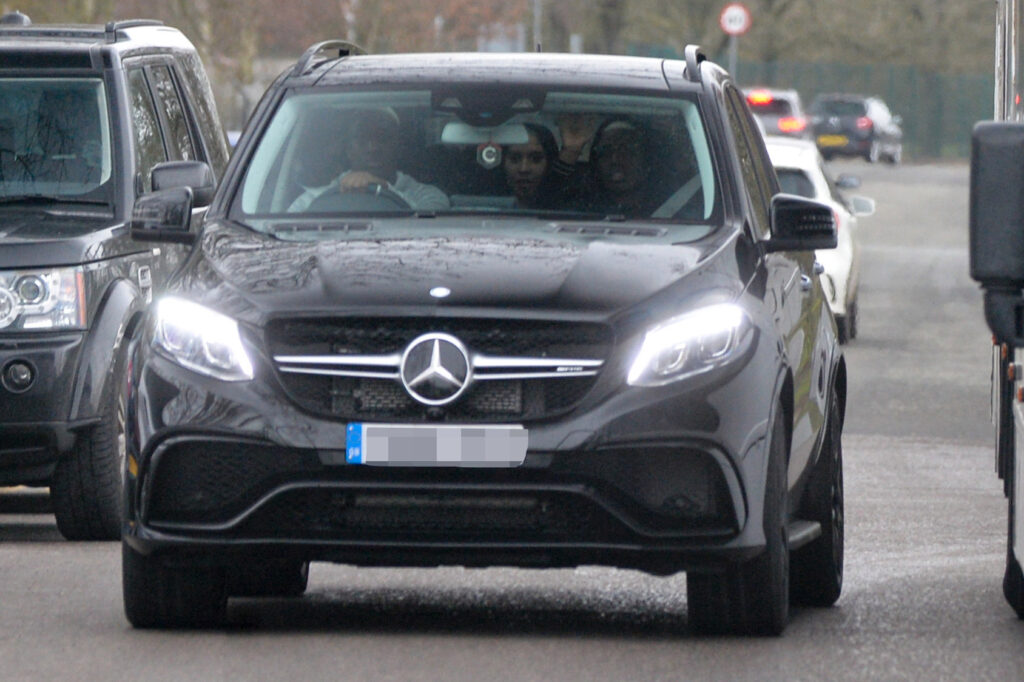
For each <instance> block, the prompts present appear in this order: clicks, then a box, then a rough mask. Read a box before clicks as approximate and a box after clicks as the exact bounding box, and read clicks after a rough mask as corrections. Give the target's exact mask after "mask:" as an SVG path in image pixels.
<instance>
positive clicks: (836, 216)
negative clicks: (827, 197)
mask: <svg viewBox="0 0 1024 682" xmlns="http://www.w3.org/2000/svg"><path fill="white" fill-rule="evenodd" d="M832 220H834V221H836V235H838V234H839V212H838V211H836V210H835V209H834V208H833V209H832Z"/></svg>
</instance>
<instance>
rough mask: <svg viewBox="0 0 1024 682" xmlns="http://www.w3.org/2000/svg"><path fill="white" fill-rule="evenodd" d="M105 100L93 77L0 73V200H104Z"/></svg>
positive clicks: (107, 167)
mask: <svg viewBox="0 0 1024 682" xmlns="http://www.w3.org/2000/svg"><path fill="white" fill-rule="evenodd" d="M106 101H107V98H106V93H105V89H104V86H103V81H102V80H100V79H98V78H0V202H4V203H9V202H10V201H12V200H17V199H19V198H23V197H27V198H38V197H53V198H58V199H62V200H68V201H97V202H106V201H107V194H106V189H105V185H107V184H109V180H110V176H111V149H110V126H109V125H108V121H107V106H106Z"/></svg>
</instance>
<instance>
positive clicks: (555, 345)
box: [267, 317, 611, 358]
mask: <svg viewBox="0 0 1024 682" xmlns="http://www.w3.org/2000/svg"><path fill="white" fill-rule="evenodd" d="M429 332H439V333H444V334H451V335H452V336H455V337H458V339H459V340H461V341H462V342H463V343H464V344H466V346H467V347H468V348H470V349H472V350H474V351H476V352H479V353H487V354H490V355H510V354H515V355H521V356H525V357H540V356H543V355H544V354H547V355H548V356H549V357H594V358H604V357H605V355H606V354H607V352H608V349H609V347H610V345H611V330H610V329H609V328H608V327H607V326H606V325H603V324H597V323H582V322H581V323H575V322H561V321H549V320H521V319H510V320H505V319H500V320H494V319H476V318H473V319H458V318H432V317H422V318H420V317H411V318H405V317H402V318H354V319H345V318H340V319H339V318H336V319H326V320H325V319H283V320H274V321H273V322H271V323H270V324H269V325H268V327H267V342H268V346H269V348H270V352H271V354H272V355H305V354H325V353H343V354H357V353H358V354H387V353H401V352H402V350H404V349H405V347H406V345H408V343H409V342H410V341H412V340H413V339H415V338H416V337H417V336H420V335H422V334H426V333H429Z"/></svg>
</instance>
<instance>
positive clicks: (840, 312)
mask: <svg viewBox="0 0 1024 682" xmlns="http://www.w3.org/2000/svg"><path fill="white" fill-rule="evenodd" d="M765 143H766V145H767V147H768V155H769V156H770V157H771V160H772V165H774V166H775V172H776V174H778V176H779V185H780V186H781V188H782V191H783V192H786V193H788V194H797V195H800V196H804V197H808V198H811V199H816V200H818V201H822V202H825V203H828V204H831V205H832V209H833V211H834V212H835V217H836V227H837V228H838V245H837V246H836V248H835V249H828V250H823V251H816V252H815V257H816V258H817V260H818V262H819V263H821V265H822V266H823V267H824V268H825V271H824V273H823V274H822V278H821V281H822V285H823V286H824V288H825V294H826V296H828V303H829V307H830V308H831V309H832V314H833V315H835V318H836V323H837V324H838V326H839V341H840V343H846V342H847V341H849V340H850V339H852V338H854V337H855V336H857V283H858V280H859V276H860V245H859V244H858V241H857V218H858V217H861V216H869V215H871V214H872V213H874V212H875V201H874V199H868V198H867V197H861V196H851V197H845V196H843V195H842V194H840V192H839V190H840V188H843V189H850V188H854V187H858V186H860V180H859V179H858V178H857V177H855V176H852V175H840V176H839V177H838V178H837V179H836V180H832V177H831V175H830V174H829V173H828V172H827V171H826V170H825V162H824V159H823V158H822V156H821V153H820V152H819V151H818V148H817V146H816V145H815V144H814V143H813V142H809V141H805V140H796V139H792V138H784V137H777V136H767V137H765Z"/></svg>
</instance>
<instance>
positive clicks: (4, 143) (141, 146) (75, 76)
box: [0, 14, 228, 539]
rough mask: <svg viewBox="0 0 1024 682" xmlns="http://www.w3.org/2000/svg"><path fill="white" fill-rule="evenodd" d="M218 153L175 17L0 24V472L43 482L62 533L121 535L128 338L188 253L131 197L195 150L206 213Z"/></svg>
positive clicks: (171, 172) (6, 477) (163, 180)
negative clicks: (134, 234)
mask: <svg viewBox="0 0 1024 682" xmlns="http://www.w3.org/2000/svg"><path fill="white" fill-rule="evenodd" d="M227 156H228V153H227V147H226V144H225V138H224V135H223V132H222V131H221V126H220V122H219V119H218V117H217V111H216V106H215V104H214V101H213V97H212V94H211V90H210V86H209V82H208V80H207V77H206V73H205V71H204V70H203V66H202V64H201V62H200V60H199V57H198V55H197V54H196V51H195V49H194V48H193V46H192V45H191V44H190V43H189V42H188V40H187V39H186V38H185V37H184V36H183V35H182V34H181V33H180V32H179V31H177V30H176V29H173V28H169V27H166V26H163V25H160V24H159V22H153V21H141V20H138V21H121V22H113V23H109V24H107V25H105V26H57V25H31V24H30V22H28V20H27V17H25V16H24V15H20V14H11V15H7V16H5V17H4V19H3V21H0V485H15V484H27V485H36V486H47V485H48V486H50V492H51V500H52V504H53V509H54V512H55V514H56V518H57V526H58V528H59V529H60V532H61V533H63V534H64V536H65V537H67V538H70V539H117V538H119V537H120V534H121V517H122V500H123V491H122V470H123V468H124V464H123V462H124V390H123V389H124V387H125V385H126V382H125V367H126V351H127V343H126V339H127V338H129V337H130V336H131V334H132V330H133V328H134V326H135V325H136V323H137V321H138V320H139V319H140V313H141V311H142V309H143V307H144V306H145V305H146V304H147V303H148V302H149V301H150V299H151V298H152V297H153V295H154V292H157V291H159V290H160V288H161V287H162V286H163V284H164V283H165V281H166V280H167V278H168V276H169V275H170V273H171V272H172V271H173V270H174V269H175V267H177V265H178V264H179V263H180V262H181V261H182V260H183V259H184V256H185V249H184V247H182V246H175V245H173V244H160V245H153V244H146V243H140V242H135V241H133V240H132V239H131V238H130V235H129V231H128V220H129V217H130V215H131V211H132V207H133V205H134V203H135V201H136V198H137V197H138V196H141V195H143V194H145V193H146V192H148V191H150V190H151V189H166V187H168V186H173V184H174V183H175V181H176V178H178V177H179V176H180V174H181V172H182V171H181V169H180V168H178V164H182V163H186V164H188V163H202V164H203V167H204V168H205V169H206V172H205V175H204V176H203V178H202V179H201V180H198V179H197V176H196V175H194V174H193V175H190V176H188V180H189V182H191V183H196V182H198V183H199V185H201V186H202V189H198V191H197V193H196V195H195V196H196V198H197V200H196V201H195V208H196V209H197V212H199V213H201V212H202V211H201V210H200V207H202V206H203V205H204V204H205V203H208V202H209V198H210V196H212V190H213V183H214V180H215V178H216V177H217V176H219V175H220V173H221V172H222V171H223V170H224V168H225V167H226V165H227ZM154 173H155V174H154ZM203 192H205V193H206V195H207V196H206V198H205V199H203V196H202V194H203Z"/></svg>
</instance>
